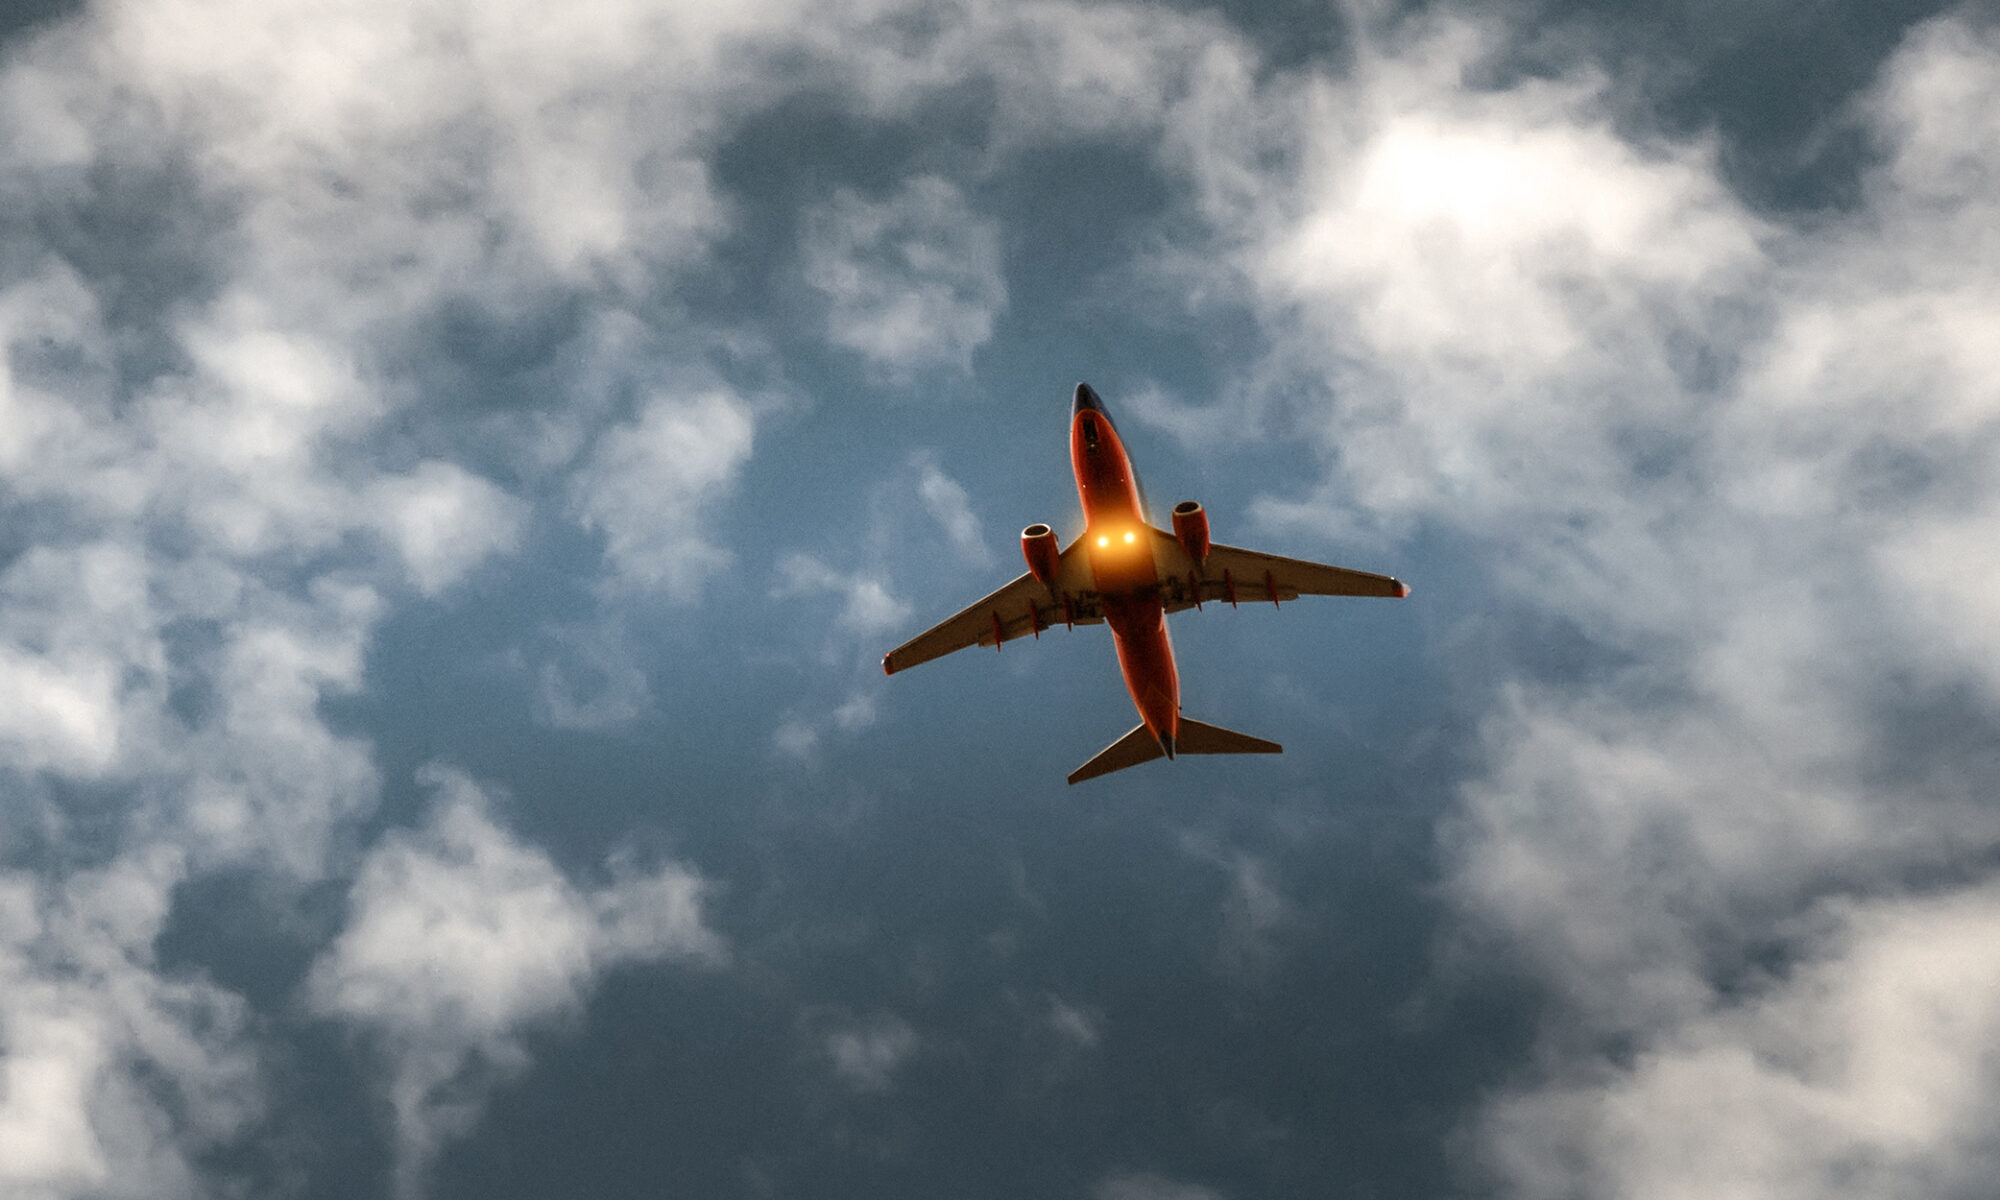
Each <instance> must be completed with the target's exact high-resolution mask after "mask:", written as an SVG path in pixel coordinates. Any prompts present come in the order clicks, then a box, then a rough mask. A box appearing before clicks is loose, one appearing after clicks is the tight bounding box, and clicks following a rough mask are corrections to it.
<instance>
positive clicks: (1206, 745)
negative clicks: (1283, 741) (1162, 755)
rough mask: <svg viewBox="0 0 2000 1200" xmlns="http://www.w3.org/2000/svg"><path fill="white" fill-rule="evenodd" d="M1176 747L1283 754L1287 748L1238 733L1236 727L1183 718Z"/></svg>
mask: <svg viewBox="0 0 2000 1200" xmlns="http://www.w3.org/2000/svg"><path fill="white" fill-rule="evenodd" d="M1174 749H1176V750H1178V751H1180V752H1181V753H1182V754H1283V753H1284V752H1285V748H1284V747H1283V746H1280V745H1279V744H1278V743H1276V742H1267V741H1265V740H1264V739H1263V738H1260V737H1251V736H1250V735H1249V734H1247V733H1238V732H1236V731H1235V730H1234V729H1224V728H1222V726H1220V725H1204V724H1202V723H1201V722H1200V721H1193V720H1189V719H1188V718H1187V717H1182V718H1181V736H1180V741H1179V743H1178V744H1177V745H1176V746H1175V747H1174Z"/></svg>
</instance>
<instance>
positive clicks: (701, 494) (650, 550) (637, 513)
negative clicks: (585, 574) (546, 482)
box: [575, 390, 754, 600]
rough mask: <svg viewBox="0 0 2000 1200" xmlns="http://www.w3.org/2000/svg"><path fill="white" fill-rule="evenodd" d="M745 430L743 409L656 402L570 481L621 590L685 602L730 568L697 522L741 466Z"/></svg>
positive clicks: (717, 403)
mask: <svg viewBox="0 0 2000 1200" xmlns="http://www.w3.org/2000/svg"><path fill="white" fill-rule="evenodd" d="M753 428H754V427H753V424H752V421H751V418H750V415H749V412H748V409H747V408H746V406H745V405H743V404H742V402H740V401H739V400H737V399H736V398H735V397H734V396H732V395H730V394H729V393H727V392H725V391H720V390H711V391H707V392H703V393H700V394H697V395H693V396H673V395H660V396H655V397H654V398H653V399H652V400H651V401H650V402H648V404H647V405H646V407H645V408H644V410H642V411H641V412H640V414H639V416H638V418H637V419H636V420H634V421H632V422H630V423H628V424H624V425H619V426H616V427H614V428H613V429H611V430H610V431H608V432H607V433H606V434H605V435H604V436H603V438H602V439H601V440H600V441H599V443H598V445H597V447H596V449H595V450H594V451H593V452H592V454H591V456H590V459H589V461H588V462H587V463H586V464H585V465H584V466H583V468H582V469H581V470H579V471H578V472H577V476H576V482H575V497H576V505H577V510H578V513H579V515H580V516H581V518H582V520H583V522H584V524H586V525H587V526H589V527H591V528H593V529H596V530H598V531H599V532H601V533H602V534H603V535H604V541H605V556H606V558H607V559H609V560H610V562H611V564H612V566H613V568H614V569H615V571H616V573H617V574H616V578H617V579H618V581H619V582H620V584H621V585H622V586H624V587H627V588H645V589H653V588H658V589H662V590H664V591H665V592H666V593H667V594H668V595H669V596H671V597H673V598H675V599H679V600H689V599H692V598H693V597H694V595H695V594H696V592H697V590H698V589H699V588H700V586H701V583H702V581H703V580H704V579H706V578H707V577H708V576H709V575H711V574H713V573H714V572H716V571H718V570H720V569H722V568H723V567H724V566H726V565H728V563H729V561H730V556H729V554H728V553H727V552H726V551H724V550H722V549H721V548H719V547H717V546H716V545H714V544H713V543H712V542H710V541H708V540H707V539H706V538H705V537H704V533H705V531H704V530H703V529H702V527H701V519H702V517H703V516H704V515H705V513H706V511H707V508H708V506H709V505H710V504H711V503H713V501H714V499H715V497H716V494H717V492H718V490H719V489H721V488H723V487H726V486H727V484H728V483H729V481H730V479H731V478H732V477H733V476H734V475H735V472H736V469H737V468H738V467H739V466H741V465H742V463H743V460H745V459H746V458H748V457H749V455H750V448H751V437H752V430H753Z"/></svg>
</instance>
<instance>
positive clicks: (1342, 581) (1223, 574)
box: [1153, 529, 1410, 612]
mask: <svg viewBox="0 0 2000 1200" xmlns="http://www.w3.org/2000/svg"><path fill="white" fill-rule="evenodd" d="M1153 547H1154V558H1155V561H1156V562H1158V563H1159V565H1160V567H1161V568H1162V569H1161V572H1160V574H1161V576H1162V580H1163V586H1162V588H1161V592H1162V596H1161V598H1162V599H1163V600H1164V601H1165V602H1166V606H1167V611H1168V612H1179V611H1180V610H1182V609H1184V608H1193V607H1194V606H1195V605H1196V604H1197V603H1206V602H1208V601H1210V600H1222V601H1226V602H1228V603H1230V604H1236V603H1240V602H1242V601H1266V600H1268V601H1270V602H1271V603H1273V604H1276V603H1279V602H1281V601H1285V600H1296V599H1298V598H1299V597H1300V596H1382V597H1387V598H1390V599H1401V598H1403V597H1405V596H1408V595H1409V594H1410V588H1409V585H1408V584H1405V583H1404V582H1403V581H1402V580H1400V579H1396V578H1393V577H1391V576H1388V575H1376V574H1373V573H1372V572H1368V571H1355V570H1351V569H1349V568H1347V567H1336V566H1331V565H1329V564H1327V563H1316V562H1307V561H1306V560H1304V559H1300V558H1286V557H1284V556H1283V555H1281V554H1265V553H1262V552H1261V551H1257V550H1244V549H1241V548H1240V547H1237V546H1224V545H1221V544H1219V543H1215V544H1211V545H1210V546H1209V548H1208V557H1207V558H1204V559H1202V560H1201V562H1200V563H1199V564H1197V563H1196V562H1195V561H1194V559H1192V558H1190V557H1189V556H1188V553H1187V551H1186V550H1185V549H1183V548H1182V547H1181V544H1180V542H1179V541H1178V540H1177V539H1176V538H1175V537H1174V535H1173V534H1171V533H1168V532H1166V531H1165V530H1161V529H1156V530H1154V531H1153Z"/></svg>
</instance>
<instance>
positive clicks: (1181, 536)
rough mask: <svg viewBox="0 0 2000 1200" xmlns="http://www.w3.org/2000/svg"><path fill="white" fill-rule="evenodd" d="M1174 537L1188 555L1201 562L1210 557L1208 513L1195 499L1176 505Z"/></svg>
mask: <svg viewBox="0 0 2000 1200" xmlns="http://www.w3.org/2000/svg"><path fill="white" fill-rule="evenodd" d="M1174 537H1175V538H1176V539H1177V540H1178V541H1179V542H1180V544H1181V549H1183V550H1185V551H1187V552H1188V557H1189V558H1192V559H1194V560H1195V561H1196V562H1200V561H1201V560H1202V559H1204V558H1207V557H1208V514H1207V513H1205V512H1203V511H1201V505H1200V504H1198V503H1196V502H1195V501H1193V500H1183V501H1181V502H1180V503H1179V504H1176V505H1174Z"/></svg>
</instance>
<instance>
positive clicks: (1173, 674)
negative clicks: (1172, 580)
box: [1104, 591, 1181, 741]
mask: <svg viewBox="0 0 2000 1200" xmlns="http://www.w3.org/2000/svg"><path fill="white" fill-rule="evenodd" d="M1104 620H1105V623H1106V624H1108V625H1110V626H1111V637H1112V641H1113V642H1114V643H1115V644H1116V645H1117V647H1118V668H1119V670H1120V671H1122V672H1123V673H1124V675H1125V689H1126V690H1127V691H1128V692H1130V693H1131V694H1132V705H1133V707H1135V708H1137V709H1138V710H1139V719H1140V720H1141V721H1144V722H1145V723H1146V728H1148V729H1150V730H1152V731H1153V736H1154V737H1157V738H1160V739H1161V740H1162V741H1169V740H1171V739H1173V738H1175V737H1177V736H1179V732H1180V709H1181V700H1180V697H1181V681H1180V671H1179V670H1178V669H1177V668H1176V667H1175V665H1174V646H1173V642H1172V640H1171V639H1170V638H1169V637H1168V636H1167V619H1166V613H1165V611H1164V610H1162V609H1161V607H1160V601H1159V597H1158V595H1157V594H1155V593H1152V592H1150V591H1147V592H1144V593H1141V594H1138V595H1124V596H1106V597H1105V598H1104Z"/></svg>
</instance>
